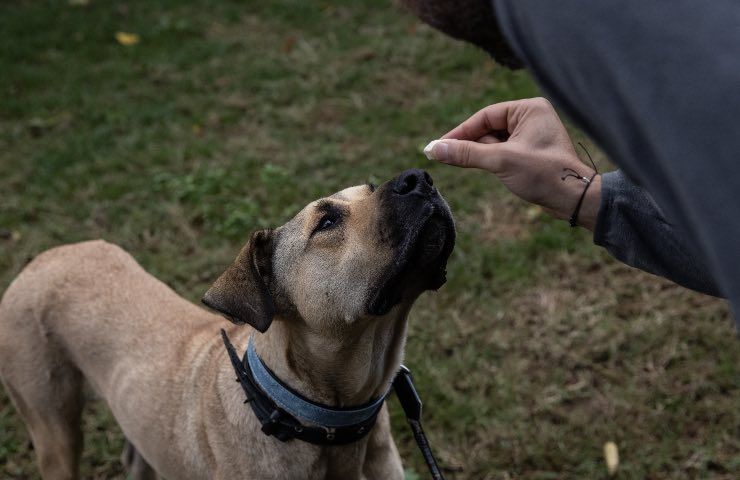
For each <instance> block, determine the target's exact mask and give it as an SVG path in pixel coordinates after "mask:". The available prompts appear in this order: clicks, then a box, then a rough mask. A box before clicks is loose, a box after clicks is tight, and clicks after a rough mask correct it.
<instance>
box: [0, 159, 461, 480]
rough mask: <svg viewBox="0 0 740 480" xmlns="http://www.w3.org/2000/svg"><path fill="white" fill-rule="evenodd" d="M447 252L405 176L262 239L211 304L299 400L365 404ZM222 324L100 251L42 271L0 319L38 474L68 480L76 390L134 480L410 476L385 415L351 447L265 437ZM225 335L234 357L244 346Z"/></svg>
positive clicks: (69, 252)
mask: <svg viewBox="0 0 740 480" xmlns="http://www.w3.org/2000/svg"><path fill="white" fill-rule="evenodd" d="M454 237H455V233H454V226H453V223H452V217H451V214H450V212H449V209H448V207H447V204H446V203H445V201H444V200H443V199H442V197H441V196H440V195H439V194H438V193H437V191H436V189H435V188H434V187H433V186H432V180H431V178H430V177H429V175H428V174H426V172H422V171H420V170H409V171H407V172H404V173H403V174H401V175H399V176H398V177H396V178H394V179H393V180H390V181H388V182H386V183H385V184H383V185H382V186H380V187H378V188H377V189H376V188H375V187H373V186H372V185H362V186H357V187H352V188H348V189H345V190H342V191H341V192H339V193H336V194H334V195H332V196H330V197H328V198H325V199H321V200H319V201H316V202H312V203H311V204H309V205H308V206H307V207H305V208H304V209H303V210H302V211H301V212H300V213H298V215H296V216H295V217H294V218H293V219H292V220H290V221H289V222H288V223H286V224H285V225H283V226H282V227H280V228H277V229H275V230H271V231H260V232H257V233H255V234H254V235H252V238H251V239H250V241H249V243H248V244H247V245H246V246H245V247H244V248H243V249H242V251H241V252H240V253H239V255H238V257H237V258H236V260H235V261H234V263H233V264H232V265H231V266H229V267H228V268H227V270H226V271H225V272H224V273H223V275H222V276H221V277H220V278H219V279H218V280H216V282H215V284H214V285H213V287H212V288H211V289H210V290H209V291H208V292H207V293H206V296H205V297H204V302H205V303H206V304H208V305H209V306H211V307H213V308H215V309H216V310H219V311H220V312H222V313H223V314H224V315H226V316H227V317H229V318H230V319H232V320H233V321H234V322H235V323H238V324H243V323H248V324H250V325H251V326H252V327H254V329H256V330H258V331H260V332H264V333H263V334H255V335H254V341H255V346H256V351H257V353H258V354H259V355H260V357H261V358H262V359H263V361H264V363H265V364H266V365H267V366H268V367H269V368H270V369H271V370H272V371H273V372H274V373H275V374H276V375H277V376H278V377H279V378H280V379H282V380H283V381H284V382H285V383H286V384H288V385H289V386H290V387H292V388H293V389H294V390H295V391H297V392H299V393H300V394H302V395H303V396H305V397H307V398H309V399H311V400H313V401H316V402H321V403H323V404H327V405H332V406H355V405H361V404H364V403H365V402H368V400H370V399H371V398H377V397H378V396H380V395H382V394H383V393H384V392H385V391H386V389H387V388H388V385H389V382H390V381H391V379H392V377H393V375H394V373H395V372H396V371H397V369H398V367H399V364H400V362H401V359H402V356H403V348H404V342H405V336H406V316H407V314H408V312H409V309H410V308H411V304H412V303H413V301H414V300H415V299H416V298H417V297H418V295H419V294H420V293H421V292H422V291H424V290H427V289H436V288H438V287H439V286H441V285H442V284H443V283H444V268H445V264H446V261H447V258H448V257H449V255H450V253H451V251H452V247H453V244H454ZM222 326H223V321H222V320H221V318H220V317H219V316H217V315H214V314H211V313H209V312H207V311H205V310H203V309H202V308H199V307H197V306H195V305H193V304H192V303H190V302H188V301H186V300H184V299H183V298H181V297H180V296H178V295H177V294H176V293H175V292H173V291H172V290H171V289H170V288H168V287H167V286H166V285H164V284H163V283H161V282H160V281H158V280H156V279H155V278H154V277H152V276H151V275H149V274H147V273H146V272H145V271H144V270H143V269H142V268H141V267H140V266H139V265H138V264H137V263H136V261H135V260H134V259H133V258H132V257H131V256H130V255H129V254H127V253H126V252H124V251H123V250H121V249H120V248H118V247H116V246H114V245H111V244H109V243H106V242H103V241H92V242H85V243H79V244H75V245H67V246H63V247H58V248H54V249H52V250H49V251H47V252H45V253H43V254H41V255H39V256H38V257H37V258H36V259H35V260H34V261H33V262H31V263H30V264H29V265H28V266H27V267H26V268H25V269H24V270H23V272H22V273H21V274H20V275H19V276H18V278H17V279H16V280H15V281H14V282H13V283H12V284H11V285H10V287H9V288H8V290H7V291H6V292H5V295H4V296H3V299H2V303H0V376H1V377H2V380H3V383H4V384H5V387H6V389H7V391H8V393H9V395H10V397H11V398H12V400H13V402H14V403H15V406H16V407H17V409H18V411H19V412H20V414H21V416H22V417H23V419H24V420H25V422H26V425H27V427H28V430H29V432H30V434H31V438H32V440H33V444H34V447H35V451H36V454H37V458H38V462H39V468H40V470H41V473H42V476H43V477H44V478H45V479H67V478H75V477H76V475H77V466H78V459H79V455H80V447H81V436H82V435H81V430H80V412H81V410H82V406H83V403H84V398H83V388H82V387H83V383H84V382H85V381H87V382H88V383H89V384H90V385H91V386H92V389H93V390H94V391H95V392H96V393H97V394H98V395H100V396H101V397H102V398H104V399H105V401H106V402H107V404H108V406H109V407H110V409H111V411H112V412H113V415H114V416H115V418H116V420H117V421H118V423H119V424H120V426H121V428H122V429H123V432H124V434H125V436H126V439H127V440H128V443H127V449H126V451H125V452H124V461H125V462H126V463H127V467H128V468H129V469H130V472H131V475H132V476H133V477H134V478H154V477H155V476H156V475H159V476H162V477H165V478H168V479H171V480H180V479H190V478H193V479H196V478H197V479H210V478H224V479H229V480H231V479H237V478H239V479H320V478H321V479H324V478H332V479H357V478H365V479H383V480H385V479H401V478H403V470H402V467H401V461H400V458H399V455H398V451H397V450H396V446H395V444H394V442H393V439H392V437H391V433H390V425H389V420H388V413H387V411H386V407H383V409H382V410H381V412H380V415H379V417H378V422H377V424H376V425H375V427H374V428H373V429H372V431H371V432H370V434H369V435H367V436H366V437H364V438H363V439H361V440H359V441H356V442H354V443H350V444H348V445H343V446H318V445H313V444H309V443H305V442H302V441H300V440H291V441H289V442H280V441H278V440H277V439H275V438H274V437H271V436H267V435H265V434H263V433H262V432H261V431H260V424H259V422H258V421H257V419H256V417H255V416H254V414H253V412H252V411H251V410H250V408H249V406H248V405H243V400H244V397H245V395H244V392H243V391H242V389H241V387H240V385H239V384H238V383H235V382H234V370H233V368H232V365H231V363H230V362H229V359H228V357H227V355H226V352H225V350H224V346H223V344H222V343H221V339H220V337H219V328H220V327H222ZM268 327H269V328H268ZM227 330H228V333H229V336H230V337H231V338H232V340H233V341H234V343H235V345H236V346H237V348H238V349H240V351H243V348H244V347H245V345H246V343H247V338H248V337H249V335H250V334H251V333H252V332H254V330H253V329H252V328H243V327H242V328H239V327H234V326H230V327H229V328H228V329H227ZM154 472H156V475H155V473H154Z"/></svg>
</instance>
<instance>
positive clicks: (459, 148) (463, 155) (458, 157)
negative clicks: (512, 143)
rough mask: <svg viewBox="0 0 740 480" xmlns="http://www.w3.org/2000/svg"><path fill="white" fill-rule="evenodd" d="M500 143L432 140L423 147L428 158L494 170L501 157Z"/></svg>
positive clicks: (463, 166)
mask: <svg viewBox="0 0 740 480" xmlns="http://www.w3.org/2000/svg"><path fill="white" fill-rule="evenodd" d="M500 150H501V145H500V144H496V143H492V144H483V143H478V142H471V141H468V140H452V139H445V140H432V141H431V142H430V143H429V145H427V146H426V147H425V148H424V154H426V156H427V158H428V159H430V160H437V161H440V162H442V163H447V164H449V165H455V166H456V167H462V168H482V169H484V170H490V171H496V170H498V168H497V165H498V164H499V162H500V157H501V151H500Z"/></svg>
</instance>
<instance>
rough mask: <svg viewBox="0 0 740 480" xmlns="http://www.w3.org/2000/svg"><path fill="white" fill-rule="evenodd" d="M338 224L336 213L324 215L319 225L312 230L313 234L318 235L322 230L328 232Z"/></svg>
mask: <svg viewBox="0 0 740 480" xmlns="http://www.w3.org/2000/svg"><path fill="white" fill-rule="evenodd" d="M338 223H339V215H338V214H337V213H335V212H331V213H326V214H325V215H324V216H323V217H321V220H319V223H318V224H317V225H316V228H314V230H313V233H318V232H321V231H323V230H329V229H330V228H332V227H334V226H336V225H337V224H338Z"/></svg>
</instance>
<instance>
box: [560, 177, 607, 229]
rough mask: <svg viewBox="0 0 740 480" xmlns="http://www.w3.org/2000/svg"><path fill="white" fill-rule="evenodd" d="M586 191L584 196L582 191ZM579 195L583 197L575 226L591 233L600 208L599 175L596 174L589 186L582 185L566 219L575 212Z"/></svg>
mask: <svg viewBox="0 0 740 480" xmlns="http://www.w3.org/2000/svg"><path fill="white" fill-rule="evenodd" d="M584 188H585V189H586V192H585V195H584V193H583V189H584ZM581 195H584V196H583V202H582V203H581V208H580V210H579V211H578V212H577V214H578V215H577V218H575V219H574V220H575V223H576V225H578V226H580V227H583V228H586V229H588V230H590V231H593V230H594V228H595V227H596V218H597V217H598V215H599V207H600V206H601V175H599V174H596V175H595V176H594V177H593V179H592V180H591V184H590V185H582V189H581V191H580V193H579V194H578V197H577V198H576V199H575V202H574V203H573V206H572V207H571V213H570V214H569V215H568V219H570V218H571V215H573V213H574V212H575V208H576V205H577V204H578V199H580V197H581Z"/></svg>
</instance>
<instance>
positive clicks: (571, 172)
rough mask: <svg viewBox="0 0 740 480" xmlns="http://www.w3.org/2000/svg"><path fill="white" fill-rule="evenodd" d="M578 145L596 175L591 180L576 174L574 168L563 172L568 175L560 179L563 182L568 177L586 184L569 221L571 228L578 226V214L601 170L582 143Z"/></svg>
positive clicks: (565, 169)
mask: <svg viewBox="0 0 740 480" xmlns="http://www.w3.org/2000/svg"><path fill="white" fill-rule="evenodd" d="M578 145H579V146H580V147H581V148H582V149H583V151H584V152H586V155H588V160H589V161H590V162H591V165H592V166H593V167H594V174H593V175H591V178H588V177H584V176H583V175H581V174H580V173H578V172H576V171H575V170H573V169H572V168H564V169H563V172H566V173H565V175H563V176H562V177H561V178H560V179H561V180H562V181H565V179H566V178H568V177H573V178H577V179H578V180H580V181H582V182H583V183H585V184H586V186H585V187H584V188H583V193H581V198H579V199H578V203H577V204H576V208H575V210H573V215H571V216H570V219H569V220H568V221H569V223H570V226H571V227H577V226H578V213H580V211H581V205H582V204H583V199H584V198H586V192H587V191H588V187H590V186H591V182H593V181H594V178H596V175H598V174H599V169H598V168H596V164H595V163H594V160H593V158H591V154H590V153H588V150H586V147H584V146H583V144H582V143H581V142H578Z"/></svg>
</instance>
